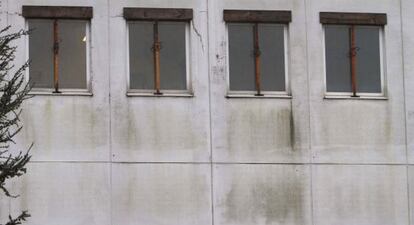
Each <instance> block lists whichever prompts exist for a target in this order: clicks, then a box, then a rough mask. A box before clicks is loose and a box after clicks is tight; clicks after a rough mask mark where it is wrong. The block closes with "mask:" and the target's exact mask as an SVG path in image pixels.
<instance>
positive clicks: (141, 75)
mask: <svg viewBox="0 0 414 225" xmlns="http://www.w3.org/2000/svg"><path fill="white" fill-rule="evenodd" d="M128 25H129V62H130V63H129V65H130V68H129V70H130V88H131V89H154V58H153V51H152V47H153V43H154V32H153V30H154V24H153V23H152V22H129V23H128Z"/></svg>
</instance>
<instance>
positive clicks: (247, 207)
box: [0, 0, 414, 225]
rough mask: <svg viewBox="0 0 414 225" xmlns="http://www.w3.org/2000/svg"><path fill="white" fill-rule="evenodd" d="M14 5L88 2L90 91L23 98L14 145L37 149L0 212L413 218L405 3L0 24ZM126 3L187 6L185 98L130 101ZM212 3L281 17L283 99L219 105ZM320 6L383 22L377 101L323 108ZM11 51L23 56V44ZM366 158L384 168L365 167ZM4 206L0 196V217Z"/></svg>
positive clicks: (35, 0) (207, 220)
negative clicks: (52, 10)
mask: <svg viewBox="0 0 414 225" xmlns="http://www.w3.org/2000/svg"><path fill="white" fill-rule="evenodd" d="M400 2H401V3H402V5H400ZM4 3H5V4H4ZM23 4H27V5H61V6H93V7H94V18H93V19H92V22H91V28H92V29H91V32H92V33H91V34H92V37H91V44H92V45H91V51H90V56H91V63H92V64H91V76H92V92H93V95H94V96H93V97H81V96H61V97H60V96H36V97H35V98H34V99H31V100H29V101H28V102H27V104H25V110H24V113H23V115H22V120H23V122H24V124H25V127H24V130H23V132H22V134H21V135H20V136H19V138H18V139H17V140H16V141H17V143H18V145H17V146H14V149H17V150H24V149H26V148H27V146H28V145H29V144H30V143H31V142H35V149H34V151H33V152H32V153H33V155H34V158H33V160H34V161H36V163H32V164H30V167H29V174H28V175H27V176H25V177H24V180H23V181H16V183H15V186H14V187H16V190H17V191H18V192H20V193H22V198H20V199H16V200H13V203H12V208H13V211H17V210H19V209H25V208H27V209H29V210H30V212H31V213H32V215H33V217H32V218H31V220H30V222H29V223H28V224H44V225H47V224H59V225H65V224H71V225H72V224H79V225H80V224H82V225H83V224H103V225H106V224H108V225H109V224H114V225H117V224H134V225H135V224H144V225H160V224H161V225H163V224H168V225H170V224H172V225H174V224H177V225H187V224H188V225H194V224H200V225H211V224H213V221H212V218H213V217H214V220H215V221H214V222H215V223H214V224H216V225H232V224H238V225H239V224H240V225H247V224H249V225H253V224H254V225H256V224H266V225H268V224H295V225H308V224H314V225H342V224H344V225H345V224H346V225H390V224H396V225H406V224H408V218H409V213H411V217H412V219H411V221H414V216H413V215H414V213H413V211H412V207H411V212H410V210H409V208H410V207H409V200H410V203H411V205H410V206H412V205H413V204H414V201H413V199H414V198H413V196H414V193H413V191H412V190H413V187H414V184H413V174H414V170H413V169H412V168H411V167H410V169H409V172H410V173H409V179H408V180H407V175H406V165H405V164H406V163H407V160H408V162H409V163H413V162H414V154H413V151H414V148H413V143H414V142H413V141H412V139H413V134H414V128H413V127H414V124H413V123H414V116H413V115H414V113H413V112H414V101H413V99H414V96H413V95H414V91H413V87H414V79H413V73H414V67H413V65H411V64H412V63H410V62H412V61H413V60H414V53H413V52H414V41H413V40H414V30H413V29H414V28H413V27H412V26H411V24H412V23H411V21H412V20H413V18H412V17H413V15H412V14H413V13H412V12H413V11H414V3H412V2H411V0H401V1H395V0H369V1H364V2H363V3H361V1H358V0H260V1H252V0H226V1H222V0H208V1H207V0H197V1H196V0H121V1H116V0H109V1H108V0H86V1H83V0H73V1H68V0H18V1H16V0H8V1H5V0H4V1H1V6H0V25H7V24H13V25H14V26H15V28H14V29H16V30H18V29H19V28H23V27H24V19H23V18H22V17H21V16H20V15H19V13H20V11H21V5H23ZM123 7H163V8H164V7H170V8H171V7H178V8H193V10H194V21H193V23H192V24H191V26H190V44H189V45H190V49H191V51H190V53H191V55H190V56H191V57H190V65H191V68H190V72H191V83H192V89H193V90H194V93H195V96H194V97H193V98H179V97H165V98H164V97H163V98H151V97H149V98H143V97H126V92H127V79H128V74H127V68H128V64H127V63H128V62H127V60H126V57H127V54H128V49H127V33H126V31H127V29H126V23H125V21H124V19H123V18H122V8H123ZM223 9H265V10H291V11H292V16H293V18H292V19H293V20H292V23H290V24H289V28H288V40H289V42H288V58H287V62H288V64H289V75H288V76H289V80H290V84H289V89H290V92H291V95H292V98H291V99H253V98H249V99H247V98H242V99H232V98H231V99H227V98H225V96H226V94H227V80H228V78H227V76H228V75H227V68H228V62H227V56H228V51H227V45H228V43H227V33H226V25H225V23H224V22H223V20H222V10H223ZM401 9H402V14H401V11H400V10H401ZM320 11H342V12H378V13H387V16H388V22H389V23H388V25H387V26H385V29H384V40H385V42H384V46H385V51H384V69H385V75H386V79H385V86H386V90H387V97H388V100H360V101H356V100H324V99H323V97H324V89H325V84H324V76H325V74H324V58H323V29H322V26H321V24H320V23H319V17H318V16H319V12H320ZM401 18H402V19H403V20H402V21H401ZM401 25H402V26H401ZM401 27H402V29H401ZM402 38H403V39H402ZM17 44H18V45H19V46H20V47H21V48H22V49H21V50H19V52H18V62H24V60H25V59H26V49H25V48H27V45H26V42H25V40H21V41H19V42H18V43H17ZM403 44H404V45H403ZM403 56H404V58H405V65H404V66H403ZM404 74H405V77H404V76H403V75H404ZM404 81H405V85H404ZM404 94H405V96H404ZM404 100H406V102H404ZM404 103H406V104H405V105H404ZM404 107H406V110H405V108H404ZM210 117H211V120H210ZM406 117H407V123H405V122H406V121H405V118H406ZM406 128H407V133H406V132H405V129H406ZM406 136H407V138H406ZM406 142H408V146H406ZM406 149H408V159H407V157H406V156H407V152H406ZM211 153H212V154H211ZM62 161H66V162H62ZM67 161H73V163H69V162H67ZM121 162H128V163H126V164H124V163H121ZM155 162H157V163H155ZM158 162H162V163H158ZM177 162H185V163H183V164H179V163H177ZM199 162H203V163H204V164H201V165H200V164H198V163H199ZM219 162H225V163H230V164H217V163H219ZM210 163H212V165H210ZM231 163H237V164H234V165H231ZM251 163H256V164H251ZM261 163H265V164H261ZM272 163H283V164H286V165H272ZM289 163H306V165H289ZM307 163H310V164H307ZM318 163H328V164H338V163H352V164H360V165H348V166H346V165H318ZM373 163H374V164H383V165H375V166H373V165H366V164H373ZM390 164H398V165H390ZM211 166H213V170H211ZM312 167H313V170H311V169H310V168H312ZM110 176H112V180H110ZM211 177H212V178H213V182H212V181H211ZM109 181H112V182H111V183H112V186H111V183H110V182H109ZM408 181H410V183H409V189H408V190H407V182H408ZM212 184H213V185H212ZM212 186H213V190H211V187H212ZM312 186H313V190H312V191H313V192H312V193H311V187H312ZM110 189H112V191H111V190H110ZM408 193H410V196H411V198H410V199H409V197H408ZM0 196H1V195H0ZM311 196H313V198H311ZM212 200H213V202H212ZM213 204H214V205H213ZM8 208H9V203H8V200H5V199H4V198H2V199H0V209H1V210H0V219H1V217H2V216H5V215H6V214H8ZM111 208H112V211H111ZM213 212H214V215H212V213H213ZM111 218H112V220H111ZM312 220H313V223H312ZM0 221H1V220H0Z"/></svg>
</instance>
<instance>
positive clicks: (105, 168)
mask: <svg viewBox="0 0 414 225" xmlns="http://www.w3.org/2000/svg"><path fill="white" fill-rule="evenodd" d="M109 168H110V167H109V165H108V164H95V163H91V164H89V163H30V164H29V166H28V169H27V174H26V175H24V176H22V178H21V180H18V181H16V182H14V184H13V187H12V189H13V190H14V191H15V192H17V193H19V194H20V197H19V198H17V199H13V200H12V202H11V209H12V213H14V214H15V215H17V214H18V213H19V212H20V211H21V210H28V211H29V212H30V214H31V217H30V219H29V220H28V221H27V222H26V223H25V224H27V225H30V224H60V225H69V224H70V225H84V224H90V225H98V224H99V225H109V224H110V215H111V211H110V170H109Z"/></svg>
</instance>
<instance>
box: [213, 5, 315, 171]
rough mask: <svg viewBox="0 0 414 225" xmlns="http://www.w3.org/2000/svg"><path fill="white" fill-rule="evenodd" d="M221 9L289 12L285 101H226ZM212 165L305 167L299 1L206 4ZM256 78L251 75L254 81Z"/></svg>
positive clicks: (301, 9) (306, 129)
mask: <svg viewBox="0 0 414 225" xmlns="http://www.w3.org/2000/svg"><path fill="white" fill-rule="evenodd" d="M224 9H257V10H282V9H283V10H291V11H292V15H293V18H294V19H293V20H292V23H290V24H289V25H288V28H287V31H286V32H287V36H288V39H289V40H288V42H287V43H286V44H287V48H286V49H287V52H288V56H287V59H286V63H287V68H288V70H287V71H288V75H287V77H288V80H289V85H288V90H289V95H291V96H292V98H291V99H289V98H287V99H284V98H270V99H269V98H267V99H266V98H252V97H254V95H253V94H251V95H250V97H245V96H244V97H242V98H226V95H227V94H228V92H227V91H228V81H229V75H228V71H229V68H228V54H229V53H228V35H227V28H226V23H225V22H224V21H223V10H224ZM209 10H210V11H209V29H210V30H211V31H214V32H210V35H209V40H210V64H211V65H210V87H211V95H210V98H211V118H212V140H213V143H212V145H213V160H214V161H216V162H255V163H262V162H266V163H268V162H309V161H310V158H309V122H308V121H309V118H308V117H306V116H303V115H306V114H308V111H309V105H308V89H307V85H306V83H307V72H306V33H305V31H306V21H305V11H304V10H305V5H304V2H303V1H299V0H294V1H286V0H278V1H271V0H265V1H218V0H216V1H209ZM253 77H254V74H252V82H253V81H254V79H253Z"/></svg>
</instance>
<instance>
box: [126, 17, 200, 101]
mask: <svg viewBox="0 0 414 225" xmlns="http://www.w3.org/2000/svg"><path fill="white" fill-rule="evenodd" d="M136 22H154V21H134V20H132V21H128V20H126V23H125V25H126V42H125V43H126V51H125V52H126V62H127V63H126V80H127V86H126V88H127V96H128V97H134V96H137V97H139V96H141V97H193V96H194V92H193V87H192V82H191V66H190V59H191V51H190V46H191V39H190V38H191V34H190V27H191V25H192V22H193V21H189V22H179V23H183V24H185V61H186V62H185V64H186V74H185V77H186V87H187V88H186V89H185V90H168V89H161V92H162V95H157V94H155V89H132V88H131V86H130V82H131V74H130V72H131V71H130V64H131V61H130V48H129V42H130V40H129V24H130V23H136ZM161 22H162V23H168V22H171V23H177V22H175V21H161ZM161 63H162V62H161ZM160 79H162V74H161V78H160Z"/></svg>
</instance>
